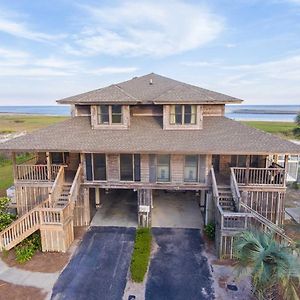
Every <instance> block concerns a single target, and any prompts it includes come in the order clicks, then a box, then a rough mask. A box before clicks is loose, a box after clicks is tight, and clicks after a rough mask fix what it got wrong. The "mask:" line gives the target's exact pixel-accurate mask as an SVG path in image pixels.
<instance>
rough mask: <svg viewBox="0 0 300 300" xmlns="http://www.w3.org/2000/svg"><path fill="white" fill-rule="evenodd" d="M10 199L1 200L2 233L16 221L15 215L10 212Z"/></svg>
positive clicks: (0, 221)
mask: <svg viewBox="0 0 300 300" xmlns="http://www.w3.org/2000/svg"><path fill="white" fill-rule="evenodd" d="M8 204H9V199H8V198H7V197H2V198H0V231H2V230H4V229H5V228H6V227H8V226H9V225H10V224H11V223H12V222H13V221H14V220H15V219H16V217H15V215H13V214H11V213H9V212H8Z"/></svg>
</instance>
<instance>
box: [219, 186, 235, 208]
mask: <svg viewBox="0 0 300 300" xmlns="http://www.w3.org/2000/svg"><path fill="white" fill-rule="evenodd" d="M218 191H219V204H220V206H221V207H222V209H223V211H236V208H235V203H234V200H233V196H232V192H231V189H230V186H227V185H218Z"/></svg>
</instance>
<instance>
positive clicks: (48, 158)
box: [46, 152, 52, 181]
mask: <svg viewBox="0 0 300 300" xmlns="http://www.w3.org/2000/svg"><path fill="white" fill-rule="evenodd" d="M46 160H47V176H48V180H49V181H51V180H52V178H51V177H52V174H51V161H50V153H49V152H46Z"/></svg>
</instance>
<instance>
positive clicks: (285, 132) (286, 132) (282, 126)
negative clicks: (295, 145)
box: [242, 121, 299, 140]
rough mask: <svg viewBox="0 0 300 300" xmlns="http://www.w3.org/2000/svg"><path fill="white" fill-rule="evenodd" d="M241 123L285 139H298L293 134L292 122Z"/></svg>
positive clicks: (293, 126) (293, 125)
mask: <svg viewBox="0 0 300 300" xmlns="http://www.w3.org/2000/svg"><path fill="white" fill-rule="evenodd" d="M242 123H244V124H246V125H248V126H251V127H254V128H257V129H260V130H263V131H266V132H269V133H272V134H276V135H280V136H282V137H284V138H287V139H295V140H296V139H299V138H297V137H295V136H294V134H293V129H294V128H295V127H296V124H295V123H293V122H272V121H270V122H269V121H243V122H242Z"/></svg>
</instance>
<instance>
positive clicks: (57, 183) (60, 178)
mask: <svg viewBox="0 0 300 300" xmlns="http://www.w3.org/2000/svg"><path fill="white" fill-rule="evenodd" d="M64 180H65V167H64V166H61V167H60V168H59V171H58V173H57V175H56V178H55V180H54V182H53V185H52V188H51V190H50V192H49V200H50V203H52V204H54V202H55V201H56V199H57V197H58V196H59V194H60V192H61V190H62V183H63V182H64Z"/></svg>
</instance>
